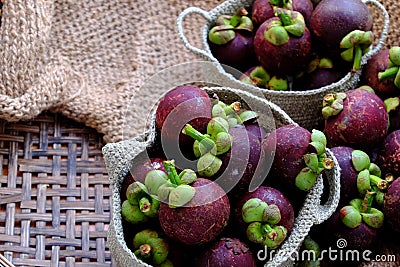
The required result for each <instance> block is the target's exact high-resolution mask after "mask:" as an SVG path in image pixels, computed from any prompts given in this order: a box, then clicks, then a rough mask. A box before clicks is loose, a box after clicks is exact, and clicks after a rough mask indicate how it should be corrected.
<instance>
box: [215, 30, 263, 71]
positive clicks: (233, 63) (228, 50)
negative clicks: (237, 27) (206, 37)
mask: <svg viewBox="0 0 400 267" xmlns="http://www.w3.org/2000/svg"><path fill="white" fill-rule="evenodd" d="M208 43H209V45H210V50H211V53H212V54H213V56H214V57H215V58H216V59H218V61H219V62H220V63H222V64H225V65H228V66H230V67H232V68H235V69H238V70H240V71H245V70H246V69H247V68H249V67H250V66H251V65H253V64H254V62H255V61H256V57H255V54H254V43H253V34H252V33H241V32H239V31H236V32H235V38H234V39H233V40H231V41H230V42H228V43H226V44H223V45H217V44H214V43H212V42H210V41H209V42H208Z"/></svg>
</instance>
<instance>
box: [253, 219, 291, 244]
mask: <svg viewBox="0 0 400 267" xmlns="http://www.w3.org/2000/svg"><path fill="white" fill-rule="evenodd" d="M246 234H247V238H248V239H249V241H251V242H253V243H257V244H261V245H264V246H266V247H267V248H268V249H276V248H278V247H279V246H280V244H282V242H283V241H284V240H285V239H286V236H287V229H286V228H285V227H284V226H278V225H274V226H271V225H269V224H263V223H261V222H252V223H250V224H249V225H248V227H247V231H246Z"/></svg>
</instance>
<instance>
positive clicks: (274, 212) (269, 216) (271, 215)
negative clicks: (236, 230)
mask: <svg viewBox="0 0 400 267" xmlns="http://www.w3.org/2000/svg"><path fill="white" fill-rule="evenodd" d="M242 217H243V220H244V221H245V222H246V223H252V222H264V223H268V224H270V225H275V224H277V223H279V221H280V220H281V212H280V210H279V208H278V206H276V205H273V204H271V205H268V204H267V203H265V202H264V201H262V200H261V199H259V198H251V199H249V200H247V201H246V203H245V204H244V205H243V207H242Z"/></svg>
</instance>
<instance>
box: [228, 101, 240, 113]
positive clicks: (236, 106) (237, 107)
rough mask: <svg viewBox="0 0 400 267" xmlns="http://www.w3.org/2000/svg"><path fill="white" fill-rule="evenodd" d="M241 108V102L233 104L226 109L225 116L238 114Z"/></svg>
mask: <svg viewBox="0 0 400 267" xmlns="http://www.w3.org/2000/svg"><path fill="white" fill-rule="evenodd" d="M241 108H242V107H241V104H240V102H233V103H232V104H230V105H229V106H226V107H225V114H226V116H229V115H231V114H235V113H238V112H239V111H240V109H241Z"/></svg>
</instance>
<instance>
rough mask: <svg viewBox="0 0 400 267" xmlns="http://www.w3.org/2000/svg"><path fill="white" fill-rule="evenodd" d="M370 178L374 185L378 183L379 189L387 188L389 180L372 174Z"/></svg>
mask: <svg viewBox="0 0 400 267" xmlns="http://www.w3.org/2000/svg"><path fill="white" fill-rule="evenodd" d="M369 179H370V181H371V184H372V185H376V186H377V187H378V189H379V190H381V191H382V190H385V189H387V188H388V185H389V184H388V182H387V181H386V180H383V179H381V178H379V177H378V176H376V175H370V176H369Z"/></svg>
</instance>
